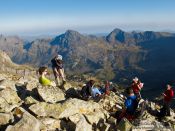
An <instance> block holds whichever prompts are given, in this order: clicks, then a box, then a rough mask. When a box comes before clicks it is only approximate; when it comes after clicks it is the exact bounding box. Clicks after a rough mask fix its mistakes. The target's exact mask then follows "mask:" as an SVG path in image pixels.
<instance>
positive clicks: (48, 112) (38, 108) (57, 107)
mask: <svg viewBox="0 0 175 131" xmlns="http://www.w3.org/2000/svg"><path fill="white" fill-rule="evenodd" d="M29 109H30V110H31V111H32V112H33V113H35V114H36V115H37V116H38V117H53V118H56V119H59V116H60V114H61V113H62V112H63V111H64V107H63V106H62V104H49V103H45V102H40V103H36V104H33V105H32V106H30V107H29Z"/></svg>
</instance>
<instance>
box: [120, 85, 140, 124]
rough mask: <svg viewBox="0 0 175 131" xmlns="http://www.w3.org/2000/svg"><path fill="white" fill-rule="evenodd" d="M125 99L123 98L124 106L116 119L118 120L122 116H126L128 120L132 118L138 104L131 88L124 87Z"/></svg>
mask: <svg viewBox="0 0 175 131" xmlns="http://www.w3.org/2000/svg"><path fill="white" fill-rule="evenodd" d="M126 93H127V95H128V96H127V99H126V100H125V103H124V105H125V108H124V109H123V110H122V113H121V114H120V116H119V118H118V121H120V120H121V119H122V118H123V117H125V118H127V119H128V120H129V121H131V120H133V119H134V115H135V112H136V109H137V106H138V102H137V97H136V96H135V94H134V91H133V90H132V88H127V89H126Z"/></svg>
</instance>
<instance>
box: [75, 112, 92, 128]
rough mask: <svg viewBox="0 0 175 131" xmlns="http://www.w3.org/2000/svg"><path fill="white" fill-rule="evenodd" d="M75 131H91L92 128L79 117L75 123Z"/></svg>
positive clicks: (82, 117)
mask: <svg viewBox="0 0 175 131" xmlns="http://www.w3.org/2000/svg"><path fill="white" fill-rule="evenodd" d="M75 131H92V126H91V125H90V124H89V123H87V121H86V119H85V118H84V116H83V115H80V118H79V120H78V122H77V123H76V128H75Z"/></svg>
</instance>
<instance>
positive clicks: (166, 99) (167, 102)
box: [162, 84, 174, 116]
mask: <svg viewBox="0 0 175 131" xmlns="http://www.w3.org/2000/svg"><path fill="white" fill-rule="evenodd" d="M162 95H163V96H164V105H163V108H164V109H165V110H166V115H167V116H170V115H171V114H170V105H171V101H172V99H173V97H174V91H173V89H172V87H171V86H170V85H169V84H168V85H167V86H166V91H165V92H164V93H162Z"/></svg>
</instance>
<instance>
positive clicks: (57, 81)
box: [52, 68, 61, 86]
mask: <svg viewBox="0 0 175 131" xmlns="http://www.w3.org/2000/svg"><path fill="white" fill-rule="evenodd" d="M52 70H53V73H54V76H55V81H56V82H55V83H56V86H60V85H61V82H60V78H59V75H58V71H57V69H56V68H52Z"/></svg>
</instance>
